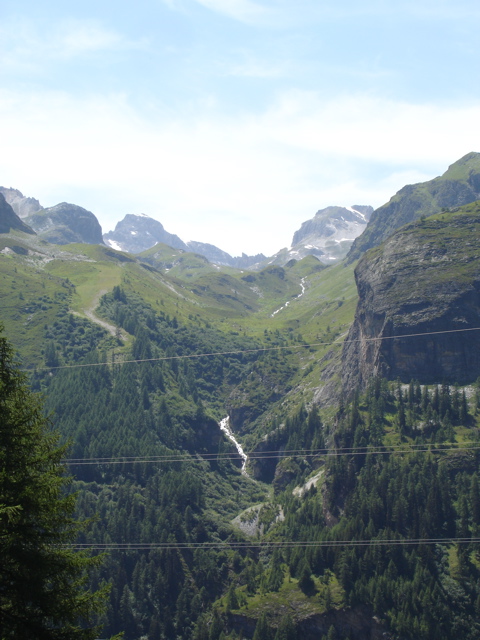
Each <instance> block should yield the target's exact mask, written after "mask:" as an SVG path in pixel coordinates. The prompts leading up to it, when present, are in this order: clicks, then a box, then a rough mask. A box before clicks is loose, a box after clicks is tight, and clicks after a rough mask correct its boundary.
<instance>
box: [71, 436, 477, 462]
mask: <svg viewBox="0 0 480 640" xmlns="http://www.w3.org/2000/svg"><path fill="white" fill-rule="evenodd" d="M467 445H474V446H467ZM392 447H393V448H392ZM395 447H403V448H395ZM478 450H480V444H479V443H477V442H471V443H469V442H465V443H462V445H461V446H459V445H458V444H457V443H455V442H448V443H447V442H446V443H442V444H439V445H436V446H435V445H434V446H432V445H430V446H427V445H424V444H422V445H411V447H407V448H405V445H404V444H401V445H391V446H390V447H389V448H387V447H383V446H378V447H350V448H347V447H346V448H343V449H283V450H281V449H279V450H272V451H261V452H258V453H255V452H246V455H247V457H248V459H249V460H268V459H275V458H279V457H290V456H293V457H308V458H311V457H321V456H323V457H334V458H336V457H341V456H364V455H392V454H404V453H417V452H419V453H444V452H446V451H478ZM196 456H199V457H196ZM239 457H240V456H239V454H232V453H199V452H197V453H194V454H180V453H179V454H175V453H171V454H164V455H158V456H118V457H109V458H107V457H104V458H69V459H67V460H65V462H66V463H68V464H72V465H75V466H84V465H93V464H136V463H141V464H147V463H166V462H185V461H187V462H211V461H222V460H238V458H239Z"/></svg>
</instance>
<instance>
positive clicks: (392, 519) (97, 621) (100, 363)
mask: <svg viewBox="0 0 480 640" xmlns="http://www.w3.org/2000/svg"><path fill="white" fill-rule="evenodd" d="M453 160H454V159H452V162H453ZM16 186H18V187H20V188H21V185H16ZM32 195H33V196H35V194H32ZM174 231H175V229H169V230H168V231H166V230H165V229H164V227H163V225H162V224H161V223H159V222H158V221H156V220H153V219H151V218H149V217H148V216H140V215H138V216H137V215H133V214H131V215H128V216H126V217H125V219H124V220H122V221H120V222H119V223H118V224H117V227H116V229H115V231H111V232H109V233H107V234H102V229H101V226H100V224H99V222H98V219H97V218H96V216H95V215H94V213H92V212H90V211H88V210H87V209H85V208H83V207H81V206H80V205H79V204H71V203H65V202H63V203H60V204H58V205H56V206H54V207H46V208H44V207H43V206H42V205H41V204H40V203H39V201H38V200H36V199H35V198H34V197H31V196H30V195H29V196H24V195H23V193H22V192H21V191H18V190H17V189H14V188H10V187H2V188H0V310H1V317H0V320H1V323H2V329H1V337H0V639H1V640H10V639H16V640H17V639H18V640H22V639H24V638H25V639H27V638H29V639H35V640H36V639H42V640H43V639H45V640H70V639H73V638H86V639H87V638H92V639H94V638H110V637H112V636H116V635H117V634H118V635H119V636H120V637H122V636H123V638H124V639H125V640H240V639H241V638H242V639H252V638H253V640H322V639H328V640H380V639H382V640H418V639H421V640H459V639H460V638H461V639H462V640H478V638H480V478H479V475H480V252H479V245H480V153H475V152H472V153H468V154H467V155H465V156H463V157H462V158H460V159H458V160H456V161H455V162H453V164H451V166H450V167H448V168H445V172H444V173H443V174H442V175H441V176H439V177H436V178H433V179H431V180H428V181H426V182H421V183H417V184H413V185H406V186H405V187H403V188H402V189H401V190H400V191H398V193H396V194H394V195H393V196H392V197H391V199H390V200H389V201H388V202H386V203H385V204H383V205H382V206H381V207H379V208H377V209H375V210H374V209H373V207H371V206H370V205H368V204H363V205H352V206H351V207H337V206H331V207H328V208H325V209H322V210H321V211H319V212H318V213H317V214H316V215H315V217H313V218H312V219H311V220H309V221H307V222H304V223H303V225H302V226H301V228H300V229H299V230H298V231H297V232H296V234H295V236H294V241H292V243H291V245H290V248H289V249H283V250H280V251H278V252H277V253H276V254H275V255H272V256H265V255H263V254H256V255H252V256H248V255H245V254H243V255H242V256H240V257H232V256H231V255H229V254H228V253H227V252H225V251H223V250H222V249H220V248H218V247H216V246H215V245H213V244H207V243H203V242H191V241H189V242H185V241H184V240H182V239H181V238H180V237H179V236H178V235H175V234H174Z"/></svg>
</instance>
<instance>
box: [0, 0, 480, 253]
mask: <svg viewBox="0 0 480 640" xmlns="http://www.w3.org/2000/svg"><path fill="white" fill-rule="evenodd" d="M479 32H480V4H479V3H478V1H477V0H455V1H453V0H435V2H434V1H433V0H416V1H415V2H414V1H410V0H395V1H394V0H364V1H362V2H359V1H358V0H342V2H339V1H338V0H336V1H333V0H137V1H136V2H135V3H132V2H128V3H127V2H122V1H121V0H120V1H119V0H116V2H112V1H110V0H95V1H93V0H82V2H78V1H77V0H70V2H64V1H62V2H60V1H59V0H42V2H38V0H35V1H33V0H31V1H30V0H2V3H1V7H0V185H2V186H4V187H14V188H16V189H19V190H20V191H21V192H22V193H23V194H24V195H25V196H31V197H34V198H37V199H38V200H39V201H40V203H41V204H42V206H44V207H48V206H53V205H55V204H57V203H59V202H71V203H74V204H77V205H80V206H82V207H85V208H86V209H88V210H90V211H92V212H93V213H94V214H95V215H96V216H97V218H98V219H99V221H100V223H101V225H102V228H103V231H104V233H105V232H107V231H109V230H111V229H113V228H114V227H115V224H116V223H117V222H118V221H119V220H121V219H122V218H123V217H124V216H125V215H126V214H128V213H136V214H140V213H144V214H147V215H149V216H151V217H153V218H155V219H157V220H159V221H160V222H161V223H162V224H163V226H164V227H165V229H166V230H167V231H168V232H170V233H175V234H177V235H179V236H180V237H181V238H182V240H184V241H188V240H196V241H199V242H209V243H211V244H214V245H216V246H218V247H220V248H221V249H223V250H224V251H227V252H229V253H230V254H232V255H239V254H241V253H242V252H244V253H247V254H249V255H252V254H256V253H260V252H261V253H264V254H265V255H272V254H273V253H275V252H276V251H278V250H279V249H281V248H282V247H286V246H289V244H290V242H291V240H292V236H293V234H294V232H295V231H296V230H297V229H298V228H299V227H300V225H301V223H302V222H304V221H305V220H308V219H310V218H312V217H313V216H314V214H315V213H316V211H318V210H319V209H322V208H325V207H327V206H330V205H340V206H351V205H355V204H360V205H366V204H370V205H372V206H373V207H375V208H376V207H379V206H380V205H382V204H384V203H385V202H387V201H388V200H389V199H390V197H392V196H393V195H394V194H395V193H396V192H397V191H398V190H399V189H401V188H402V187H403V186H404V185H405V184H411V183H415V182H421V181H424V180H430V179H431V178H434V177H435V176H437V175H441V174H442V173H443V172H444V171H445V170H446V169H447V167H448V166H449V165H450V164H452V163H453V162H455V161H456V160H457V159H459V158H460V157H462V156H463V155H465V154H466V153H469V152H470V151H480V127H479V122H480V83H479V82H478V76H479V70H480V39H479V38H478V33H479Z"/></svg>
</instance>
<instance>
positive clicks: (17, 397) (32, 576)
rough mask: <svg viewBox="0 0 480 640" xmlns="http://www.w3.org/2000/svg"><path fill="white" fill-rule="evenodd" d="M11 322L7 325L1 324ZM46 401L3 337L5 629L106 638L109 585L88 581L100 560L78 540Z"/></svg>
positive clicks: (25, 634)
mask: <svg viewBox="0 0 480 640" xmlns="http://www.w3.org/2000/svg"><path fill="white" fill-rule="evenodd" d="M2 329H3V327H1V326H0V331H2ZM64 456H65V447H60V446H59V445H58V435H57V434H55V433H54V432H53V431H52V429H51V425H50V422H49V420H48V419H46V418H45V417H44V414H43V407H42V403H41V401H40V400H39V398H38V396H36V395H34V394H33V393H32V392H31V391H30V390H29V389H28V387H27V384H26V377H25V375H24V374H22V373H21V372H20V371H19V370H18V368H17V366H16V364H15V361H14V356H13V349H12V347H11V346H10V344H9V343H8V342H7V340H6V339H5V338H4V337H0V585H1V588H0V629H1V632H0V635H1V637H2V640H7V639H8V638H15V639H24V638H25V639H26V638H41V639H42V640H63V639H65V640H67V639H68V640H74V639H76V638H79V639H90V638H92V639H93V638H96V637H98V628H95V627H93V626H92V617H93V616H94V615H95V614H96V613H97V612H98V608H99V606H101V602H102V600H103V596H104V591H103V590H101V591H98V592H96V593H91V592H89V591H88V589H87V588H86V580H87V578H88V575H87V570H88V569H89V568H90V567H92V566H93V565H96V564H98V561H97V559H94V558H89V557H87V556H86V555H85V553H84V552H76V551H75V550H74V549H72V547H71V544H72V542H73V541H74V540H75V537H76V535H77V533H78V529H79V525H78V523H77V522H76V521H75V520H74V518H73V511H74V507H75V496H74V495H72V494H70V495H67V494H66V491H65V489H66V485H67V484H68V482H69V480H68V478H67V476H66V475H65V468H64V465H63V464H62V463H61V460H62V458H63V457H64Z"/></svg>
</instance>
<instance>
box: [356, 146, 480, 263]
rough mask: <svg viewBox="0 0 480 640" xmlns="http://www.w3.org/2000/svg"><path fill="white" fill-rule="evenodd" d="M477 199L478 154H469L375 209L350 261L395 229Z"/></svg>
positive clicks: (479, 186) (479, 189) (479, 178)
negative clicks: (438, 173)
mask: <svg viewBox="0 0 480 640" xmlns="http://www.w3.org/2000/svg"><path fill="white" fill-rule="evenodd" d="M479 198H480V153H468V154H467V155H466V156H464V157H463V158H461V159H460V160H457V162H455V163H454V164H452V165H451V166H450V167H449V168H448V170H447V171H446V172H445V173H444V174H443V175H442V176H439V177H438V178H434V179H433V180H429V181H428V182H422V183H419V184H411V185H407V186H406V187H403V189H400V191H399V192H398V193H397V194H396V195H394V196H393V198H391V199H390V201H389V202H387V203H386V204H384V205H383V206H381V207H380V208H379V209H376V210H375V211H374V212H373V213H372V216H371V218H370V221H369V223H368V225H367V227H366V229H365V231H364V232H363V233H362V235H360V236H359V237H358V238H357V239H356V240H355V241H354V242H353V244H352V247H351V249H350V251H349V252H348V256H347V259H348V261H349V262H353V261H354V260H357V259H358V258H359V257H360V256H361V255H362V254H363V253H365V251H367V250H368V249H371V248H372V247H376V246H378V245H379V244H380V243H381V242H383V241H384V240H386V239H387V238H388V236H390V235H391V234H392V233H393V232H394V231H395V230H396V229H399V228H400V227H403V225H405V224H408V223H409V222H413V221H414V220H419V219H420V218H422V217H425V216H430V215H432V214H434V213H437V212H439V211H441V210H442V209H445V208H447V209H448V208H450V207H461V206H463V205H465V204H468V203H470V202H474V201H475V200H478V199H479Z"/></svg>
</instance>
